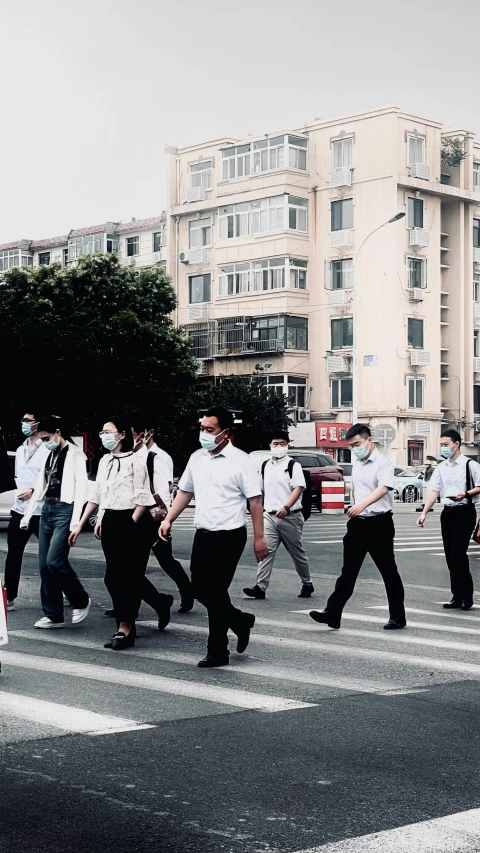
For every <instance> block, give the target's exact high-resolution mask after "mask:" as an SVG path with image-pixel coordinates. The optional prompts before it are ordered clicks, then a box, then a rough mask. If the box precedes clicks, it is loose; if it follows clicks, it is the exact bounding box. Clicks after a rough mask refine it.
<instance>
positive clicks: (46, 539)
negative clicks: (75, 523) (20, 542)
mask: <svg viewBox="0 0 480 853" xmlns="http://www.w3.org/2000/svg"><path fill="white" fill-rule="evenodd" d="M72 512H73V505H72V504H66V503H55V504H44V506H43V507H42V514H41V516H40V535H39V549H38V556H39V564H40V577H41V579H42V584H41V587H40V597H41V600H42V609H43V612H44V614H45V616H48V618H49V619H51V620H52V622H63V595H62V593H65V595H66V597H67V598H68V600H69V602H70V604H71V605H72V607H76V608H79V609H82V608H84V607H86V606H87V604H88V593H87V592H85V590H84V588H83V586H82V584H81V583H80V581H79V579H78V577H77V574H76V572H74V570H73V569H72V567H71V565H70V563H69V562H68V554H69V551H70V546H69V544H68V537H69V535H70V522H71V519H72Z"/></svg>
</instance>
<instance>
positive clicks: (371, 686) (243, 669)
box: [10, 631, 398, 693]
mask: <svg viewBox="0 0 480 853" xmlns="http://www.w3.org/2000/svg"><path fill="white" fill-rule="evenodd" d="M10 636H12V637H19V638H21V639H25V640H35V641H36V642H38V635H37V632H35V631H11V632H10ZM41 640H43V642H48V643H54V644H57V645H63V646H72V647H73V648H79V649H95V650H96V651H99V646H98V643H95V642H93V641H92V640H82V641H77V640H74V639H73V638H70V637H59V636H58V634H55V635H52V634H42V636H41ZM104 651H105V652H106V653H108V652H107V650H106V649H105V650H104ZM120 654H126V655H128V656H129V657H141V658H147V659H152V660H161V661H165V662H167V663H179V664H187V665H193V666H196V664H197V661H198V655H189V654H186V653H181V652H168V651H156V650H154V649H140V648H138V646H136V647H135V649H129V650H128V652H120ZM247 661H248V662H247ZM228 671H229V672H232V671H233V672H238V673H240V674H246V675H257V676H261V677H262V678H272V679H275V680H280V681H293V682H298V683H300V684H313V685H316V686H318V687H333V688H335V689H339V690H350V691H355V692H359V693H391V692H397V690H398V685H397V684H394V683H393V682H389V681H379V680H376V679H365V680H364V679H360V678H341V677H330V676H328V675H325V676H322V675H319V674H317V673H312V672H309V671H307V670H301V669H290V668H288V667H281V666H275V665H272V664H265V663H262V662H258V661H255V660H252V658H248V659H241V662H239V663H235V662H233V661H232V660H231V661H230V664H229V667H228Z"/></svg>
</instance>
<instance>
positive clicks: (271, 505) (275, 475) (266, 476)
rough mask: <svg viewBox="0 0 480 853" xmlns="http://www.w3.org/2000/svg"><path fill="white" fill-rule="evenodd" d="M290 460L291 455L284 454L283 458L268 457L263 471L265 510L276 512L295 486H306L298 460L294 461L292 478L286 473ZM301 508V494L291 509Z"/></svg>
mask: <svg viewBox="0 0 480 853" xmlns="http://www.w3.org/2000/svg"><path fill="white" fill-rule="evenodd" d="M291 461H292V458H291V456H288V455H287V456H284V457H283V459H273V457H272V459H269V460H268V461H267V464H266V465H265V468H264V472H263V484H262V485H263V492H264V499H263V507H264V509H265V512H277V510H279V509H281V507H282V506H285V504H286V503H287V501H288V500H289V499H290V497H291V494H292V492H293V490H294V489H296V488H297V486H300V488H302V489H304V488H305V486H306V483H305V477H304V474H303V470H302V466H301V465H300V462H294V465H293V471H292V479H290V477H289V474H288V466H289V463H290V462H291ZM301 508H302V496H301V495H300V497H299V499H298V500H297V501H295V503H294V504H293V506H292V509H291V511H293V510H298V509H301Z"/></svg>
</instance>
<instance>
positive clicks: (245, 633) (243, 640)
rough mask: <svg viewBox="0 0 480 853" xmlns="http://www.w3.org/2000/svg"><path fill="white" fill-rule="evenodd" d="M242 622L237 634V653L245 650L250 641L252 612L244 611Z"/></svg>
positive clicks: (253, 617) (253, 622) (252, 620)
mask: <svg viewBox="0 0 480 853" xmlns="http://www.w3.org/2000/svg"><path fill="white" fill-rule="evenodd" d="M243 621H244V624H243V626H242V628H241V629H240V631H239V632H238V634H237V652H238V654H239V655H241V654H242V652H244V651H245V649H246V648H247V646H248V644H249V642H250V631H251V630H252V628H253V626H254V625H255V616H254V615H253V613H245V618H244V620H243Z"/></svg>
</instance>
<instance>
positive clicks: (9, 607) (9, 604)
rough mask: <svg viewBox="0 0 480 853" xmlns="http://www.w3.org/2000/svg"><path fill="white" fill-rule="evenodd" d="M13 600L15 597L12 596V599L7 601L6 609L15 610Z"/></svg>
mask: <svg viewBox="0 0 480 853" xmlns="http://www.w3.org/2000/svg"><path fill="white" fill-rule="evenodd" d="M15 600H16V599H15V598H14V599H13V601H7V610H15V609H16V608H15Z"/></svg>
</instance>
